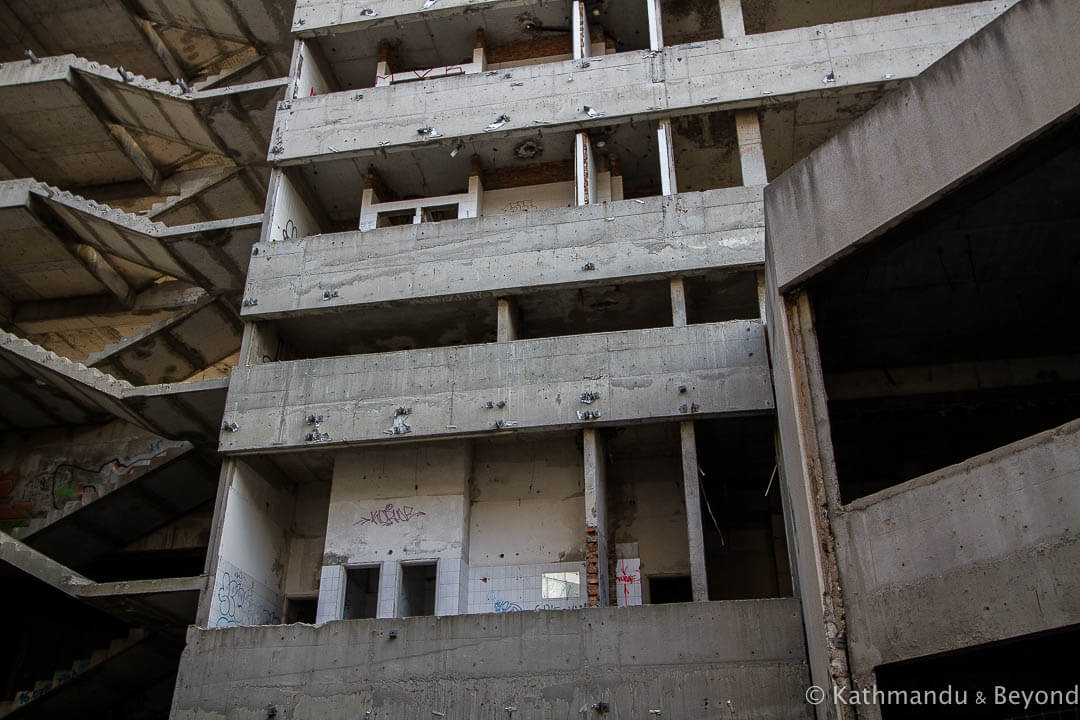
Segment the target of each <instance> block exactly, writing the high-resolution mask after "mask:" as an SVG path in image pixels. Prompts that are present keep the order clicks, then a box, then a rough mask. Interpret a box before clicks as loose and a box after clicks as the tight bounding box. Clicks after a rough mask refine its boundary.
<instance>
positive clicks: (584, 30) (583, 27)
mask: <svg viewBox="0 0 1080 720" xmlns="http://www.w3.org/2000/svg"><path fill="white" fill-rule="evenodd" d="M571 19H572V30H573V32H572V35H573V46H574V59H575V60H584V59H585V58H587V57H589V48H590V45H591V44H592V43H591V41H590V40H589V18H588V15H586V13H585V3H584V2H582V0H574V7H573V12H572V15H571Z"/></svg>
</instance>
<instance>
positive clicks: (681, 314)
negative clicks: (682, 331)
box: [671, 277, 686, 327]
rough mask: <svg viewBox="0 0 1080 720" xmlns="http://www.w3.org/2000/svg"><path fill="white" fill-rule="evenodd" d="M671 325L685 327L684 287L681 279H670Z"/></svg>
mask: <svg viewBox="0 0 1080 720" xmlns="http://www.w3.org/2000/svg"><path fill="white" fill-rule="evenodd" d="M671 325H672V327H686V287H685V286H684V284H683V279H682V278H681V277H677V278H671Z"/></svg>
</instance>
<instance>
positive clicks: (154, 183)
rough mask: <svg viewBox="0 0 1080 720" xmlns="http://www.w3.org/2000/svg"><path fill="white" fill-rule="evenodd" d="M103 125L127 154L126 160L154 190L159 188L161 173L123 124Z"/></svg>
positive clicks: (108, 123) (111, 123)
mask: <svg viewBox="0 0 1080 720" xmlns="http://www.w3.org/2000/svg"><path fill="white" fill-rule="evenodd" d="M105 127H106V128H108V130H109V134H110V135H112V137H113V140H115V141H116V144H117V145H118V146H119V147H120V149H121V150H122V151H123V152H124V154H125V155H127V158H128V160H130V161H131V164H132V165H134V166H135V169H136V170H138V171H139V175H141V176H142V179H143V180H144V181H145V182H146V184H147V185H148V186H149V187H150V189H151V190H153V191H154V192H159V191H160V190H161V173H159V172H158V169H157V168H156V167H155V166H154V161H153V160H151V159H150V156H149V155H148V154H147V153H146V151H145V150H143V149H142V147H141V146H140V145H139V143H138V142H137V141H136V140H135V138H134V137H132V136H131V133H129V132H128V131H127V128H125V127H124V126H123V125H120V124H119V123H114V122H107V123H105Z"/></svg>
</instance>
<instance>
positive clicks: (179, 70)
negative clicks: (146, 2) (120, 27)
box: [131, 14, 187, 82]
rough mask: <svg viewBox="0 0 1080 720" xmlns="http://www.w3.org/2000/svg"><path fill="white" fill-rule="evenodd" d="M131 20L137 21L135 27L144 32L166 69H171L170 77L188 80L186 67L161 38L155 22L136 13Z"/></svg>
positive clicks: (177, 79)
mask: <svg viewBox="0 0 1080 720" xmlns="http://www.w3.org/2000/svg"><path fill="white" fill-rule="evenodd" d="M131 20H132V21H133V22H134V23H135V27H137V28H139V32H141V33H142V34H143V37H145V38H146V41H147V42H148V43H150V47H152V48H153V49H154V54H155V55H157V57H158V60H160V61H161V64H162V65H164V66H165V69H166V70H168V71H169V77H171V78H173V79H174V80H176V81H177V82H179V81H181V80H183V81H184V82H187V76H186V75H185V73H184V67H183V66H182V65H181V64H180V62H179V61H178V60H177V59H176V57H175V56H174V55H173V54H172V51H171V50H169V46H168V45H166V44H165V41H164V40H162V39H161V35H159V34H158V31H157V28H156V27H154V24H153V23H152V22H150V21H149V20H146V19H145V18H141V17H139V16H138V15H134V14H133V15H132V16H131Z"/></svg>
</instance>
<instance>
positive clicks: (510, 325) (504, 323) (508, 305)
mask: <svg viewBox="0 0 1080 720" xmlns="http://www.w3.org/2000/svg"><path fill="white" fill-rule="evenodd" d="M497 322H498V330H497V336H498V341H499V342H501V343H504V342H510V341H511V340H517V339H518V307H517V302H515V301H514V299H513V298H499V316H498V320H497Z"/></svg>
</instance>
